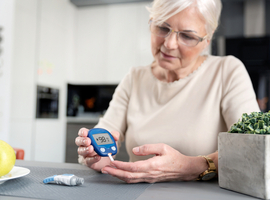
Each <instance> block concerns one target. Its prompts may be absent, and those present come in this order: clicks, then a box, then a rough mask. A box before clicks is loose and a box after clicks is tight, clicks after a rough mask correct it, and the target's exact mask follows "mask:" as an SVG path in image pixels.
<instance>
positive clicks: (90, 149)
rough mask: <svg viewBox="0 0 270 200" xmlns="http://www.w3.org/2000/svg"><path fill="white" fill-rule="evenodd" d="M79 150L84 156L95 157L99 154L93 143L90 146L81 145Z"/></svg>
mask: <svg viewBox="0 0 270 200" xmlns="http://www.w3.org/2000/svg"><path fill="white" fill-rule="evenodd" d="M77 151H78V154H79V155H81V156H83V157H93V156H96V155H97V153H96V152H95V151H94V148H93V146H92V145H90V146H88V147H79V148H78V150H77Z"/></svg>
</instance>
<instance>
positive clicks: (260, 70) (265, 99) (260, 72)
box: [226, 37, 270, 112]
mask: <svg viewBox="0 0 270 200" xmlns="http://www.w3.org/2000/svg"><path fill="white" fill-rule="evenodd" d="M226 55H234V56H235V57H237V58H239V59H240V60H241V61H242V62H243V63H244V65H245V66H246V69H247V71H248V73H249V76H250V78H251V81H252V84H253V88H254V90H255V93H256V96H257V101H258V104H259V107H260V109H261V111H262V112H267V111H268V110H269V109H270V37H256V38H227V39H226Z"/></svg>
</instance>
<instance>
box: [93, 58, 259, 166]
mask: <svg viewBox="0 0 270 200" xmlns="http://www.w3.org/2000/svg"><path fill="white" fill-rule="evenodd" d="M253 111H260V110H259V107H258V104H257V102H256V97H255V93H254V90H253V87H252V83H251V81H250V78H249V75H248V73H247V71H246V69H245V67H244V65H243V64H242V63H241V61H239V60H238V59H237V58H235V57H233V56H226V57H217V56H208V57H207V59H206V60H205V61H204V63H203V64H202V65H201V66H200V67H199V68H198V69H197V70H196V71H194V72H193V73H192V74H190V75H188V76H187V77H185V78H184V79H180V80H178V81H175V82H173V83H166V82H162V81H159V80H158V79H157V78H155V77H154V75H153V74H152V72H151V66H150V65H149V66H144V67H134V68H132V69H131V70H130V72H129V73H128V74H127V75H126V76H125V77H124V79H123V80H122V81H121V83H120V84H119V86H118V87H117V89H116V91H115V94H114V95H113V99H112V101H111V102H110V106H109V108H108V110H107V112H106V114H105V115H104V117H103V118H101V119H100V121H99V123H98V124H97V126H96V127H102V128H105V129H107V130H109V131H112V130H117V131H119V132H120V134H121V137H122V139H125V140H126V148H127V151H128V154H129V156H130V161H137V160H141V159H146V158H147V157H142V156H135V155H133V153H132V148H134V147H136V146H139V145H143V144H154V143H166V144H168V145H170V146H171V147H173V148H175V149H177V150H178V151H179V152H181V153H182V154H185V155H189V156H197V155H207V154H210V153H212V152H215V151H216V150H217V149H218V147H217V140H218V133H219V132H222V131H227V130H228V129H229V128H230V126H231V125H232V124H234V123H235V122H237V121H238V119H239V118H240V117H241V116H242V113H250V112H253ZM116 159H117V157H116Z"/></svg>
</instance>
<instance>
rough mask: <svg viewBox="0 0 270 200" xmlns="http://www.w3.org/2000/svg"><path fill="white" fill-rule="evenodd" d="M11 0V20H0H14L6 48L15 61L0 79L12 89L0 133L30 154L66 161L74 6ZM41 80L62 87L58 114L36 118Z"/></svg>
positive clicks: (31, 157)
mask: <svg viewBox="0 0 270 200" xmlns="http://www.w3.org/2000/svg"><path fill="white" fill-rule="evenodd" d="M7 2H8V1H3V4H6V3H7ZM13 2H14V3H13V5H11V6H10V7H11V10H13V12H12V14H11V15H10V20H9V21H8V25H7V26H6V25H5V24H3V25H2V24H0V26H5V27H4V28H5V29H6V28H8V27H9V26H12V29H11V30H10V31H9V34H10V37H11V39H10V40H11V41H12V44H9V45H6V46H5V49H4V51H7V50H9V49H10V52H11V53H10V55H11V59H10V60H11V62H10V63H7V62H6V61H5V67H6V68H7V69H8V70H7V73H6V74H9V77H8V78H9V79H8V80H6V79H5V80H3V82H0V88H1V90H3V88H5V90H8V92H5V93H4V94H5V96H4V100H5V102H8V103H5V104H2V105H4V108H6V107H7V108H8V109H9V110H8V112H6V113H7V114H6V113H3V115H4V114H5V115H4V116H5V120H1V121H0V122H2V124H3V123H5V124H4V127H5V129H4V130H3V131H2V132H0V138H1V139H2V138H3V139H6V140H7V141H8V142H9V143H10V144H11V145H12V146H13V147H18V148H23V149H24V150H25V159H26V160H39V161H55V162H64V156H65V132H66V130H65V127H66V117H65V114H66V96H67V94H66V83H67V76H68V74H67V69H69V68H70V67H72V66H73V57H74V49H73V43H74V24H75V22H74V20H75V11H76V8H75V6H74V5H73V4H71V3H70V2H69V1H68V0H57V1H55V0H38V1H37V0H14V1H13ZM1 13H2V12H1ZM3 13H5V12H3ZM9 34H5V37H4V41H8V40H7V39H9V38H8V36H9ZM0 80H1V79H0ZM9 85H10V86H9ZM37 85H42V86H47V87H53V88H57V89H59V90H60V100H59V105H60V107H59V117H58V119H36V118H35V115H36V90H37ZM7 86H8V87H7ZM2 101H3V100H2ZM2 105H1V106H2ZM6 122H8V123H6ZM2 129H3V128H2Z"/></svg>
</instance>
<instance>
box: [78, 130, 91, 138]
mask: <svg viewBox="0 0 270 200" xmlns="http://www.w3.org/2000/svg"><path fill="white" fill-rule="evenodd" d="M88 131H89V129H87V128H81V129H80V130H79V132H78V135H79V136H81V137H87V135H88Z"/></svg>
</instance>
